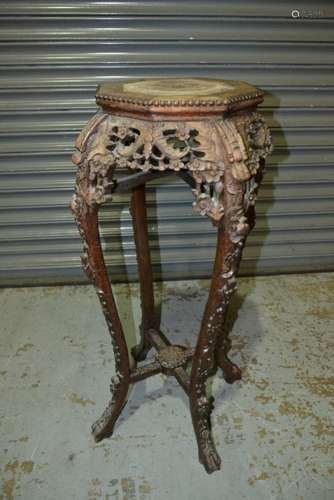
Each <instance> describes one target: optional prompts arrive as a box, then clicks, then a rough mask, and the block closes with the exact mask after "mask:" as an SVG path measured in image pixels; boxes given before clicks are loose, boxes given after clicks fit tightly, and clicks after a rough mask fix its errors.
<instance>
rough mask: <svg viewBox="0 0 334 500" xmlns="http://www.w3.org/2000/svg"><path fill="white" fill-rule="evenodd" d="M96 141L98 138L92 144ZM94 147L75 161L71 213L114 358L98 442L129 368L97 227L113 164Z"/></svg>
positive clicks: (109, 428)
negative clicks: (113, 367)
mask: <svg viewBox="0 0 334 500" xmlns="http://www.w3.org/2000/svg"><path fill="white" fill-rule="evenodd" d="M99 138H100V137H99V136H97V139H96V140H95V143H96V142H97V141H98V140H99ZM95 143H94V141H92V143H91V148H90V152H89V151H87V153H86V152H85V151H84V153H83V154H82V155H80V156H76V157H74V161H75V163H76V164H77V165H78V173H77V182H76V192H75V195H74V197H73V201H72V204H71V209H72V212H73V214H74V216H75V219H76V223H77V225H78V228H79V231H80V235H81V237H82V240H83V244H84V253H83V256H82V259H81V260H82V264H83V267H84V270H85V272H86V274H87V276H88V277H89V279H90V280H91V281H92V283H93V284H94V286H95V289H96V292H97V295H98V297H99V299H100V303H101V306H102V310H103V313H104V316H105V319H106V322H107V325H108V329H109V333H110V336H111V342H112V346H113V350H114V355H115V367H116V375H115V376H114V377H113V378H112V380H111V385H110V389H111V392H112V399H111V401H110V402H109V404H108V406H107V408H106V409H105V411H104V412H103V414H102V416H101V417H100V418H99V419H98V420H97V421H96V422H95V424H93V426H92V432H93V436H94V439H95V441H101V439H103V438H105V437H107V436H111V435H112V433H113V429H114V425H115V422H116V420H117V418H118V417H119V415H120V413H121V411H122V408H123V406H124V404H125V402H126V398H127V394H128V390H129V382H130V368H129V358H128V348H127V345H126V341H125V336H124V332H123V328H122V324H121V321H120V318H119V315H118V311H117V307H116V303H115V300H114V296H113V292H112V288H111V285H110V281H109V278H108V273H107V269H106V265H105V262H104V258H103V251H102V248H101V241H100V235H99V226H98V208H99V205H100V204H102V203H104V202H105V201H108V200H110V199H111V196H110V191H111V186H112V181H111V177H112V167H113V164H112V162H111V161H110V159H109V158H108V156H107V155H104V156H102V155H101V154H100V155H97V154H95V156H93V153H94V149H93V147H92V144H93V146H94V145H95ZM89 154H90V155H91V158H92V159H90V160H88V158H87V156H88V155H89Z"/></svg>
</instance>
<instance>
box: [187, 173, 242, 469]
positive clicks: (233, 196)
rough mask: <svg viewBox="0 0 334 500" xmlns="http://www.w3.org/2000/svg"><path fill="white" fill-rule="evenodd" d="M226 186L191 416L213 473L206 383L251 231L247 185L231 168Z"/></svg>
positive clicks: (225, 364)
mask: <svg viewBox="0 0 334 500" xmlns="http://www.w3.org/2000/svg"><path fill="white" fill-rule="evenodd" d="M224 186H225V187H224V194H223V206H224V210H225V214H224V218H223V220H221V222H220V223H219V228H218V241H217V251H216V258H215V264H214V271H213V277H212V282H211V288H210V292H209V298H208V301H207V304H206V308H205V312H204V316H203V320H202V325H201V330H200V334H199V338H198V342H197V346H196V352H195V355H194V358H193V365H192V371H191V389H190V404H191V413H192V419H193V425H194V429H195V433H196V437H197V442H198V450H199V460H200V462H201V463H202V464H203V465H204V467H205V469H206V470H207V472H209V473H211V472H214V471H215V470H218V469H219V468H220V464H221V461H220V457H219V455H218V453H217V451H216V448H215V445H214V442H213V439H212V435H211V424H210V412H211V407H212V404H211V403H210V401H209V400H208V398H207V395H206V382H207V379H208V377H209V376H210V375H211V374H212V373H213V372H214V371H215V368H216V348H217V343H218V339H219V337H220V335H221V328H222V324H223V323H224V318H225V314H226V310H227V306H228V304H229V301H230V297H231V295H232V293H233V292H234V290H235V289H236V272H237V268H238V264H239V261H240V258H241V252H242V247H243V244H244V240H245V237H246V234H247V233H248V231H249V226H248V224H247V220H246V218H245V217H244V208H243V197H244V183H242V182H239V181H236V180H235V179H234V178H233V176H232V175H231V171H230V170H228V169H227V170H226V172H225V176H224ZM218 359H219V357H218ZM219 362H220V363H221V366H222V368H223V369H225V370H226V375H227V377H228V378H229V377H231V378H233V379H236V378H237V377H238V376H239V378H240V372H239V371H238V369H237V367H235V365H233V363H231V362H230V361H229V360H228V358H227V357H226V353H225V352H224V356H221V358H220V359H219ZM234 367H235V368H234Z"/></svg>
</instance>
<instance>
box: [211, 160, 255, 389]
mask: <svg viewBox="0 0 334 500" xmlns="http://www.w3.org/2000/svg"><path fill="white" fill-rule="evenodd" d="M264 167H265V162H264V159H263V158H261V159H260V162H259V169H258V172H257V173H256V175H255V176H254V177H252V178H251V179H250V180H249V181H248V182H246V184H245V186H244V187H242V186H241V185H239V186H238V185H236V187H235V188H234V189H233V191H234V192H235V194H233V195H232V196H233V197H234V198H232V199H233V200H234V202H236V201H237V204H238V205H239V206H240V207H243V210H244V213H245V216H243V215H242V211H241V210H240V211H239V215H238V214H237V219H238V218H239V219H240V218H241V217H242V220H243V223H244V224H248V228H247V226H246V225H245V226H244V231H243V233H242V234H240V235H239V236H238V235H237V237H236V236H235V231H234V239H235V237H236V239H237V240H239V241H238V242H237V244H238V245H239V251H237V253H236V255H235V258H234V273H235V275H236V274H237V273H238V271H239V267H240V263H241V256H242V248H243V246H244V244H245V242H246V238H247V235H248V233H249V232H250V231H251V230H252V229H253V227H254V226H255V222H256V214H255V200H256V196H257V191H258V188H259V187H260V185H261V181H262V177H263V170H264ZM238 193H239V194H238ZM230 196H231V194H230ZM238 200H239V201H238ZM232 233H233V228H232ZM222 321H223V322H222V324H221V333H220V336H219V339H218V342H217V349H216V358H217V364H218V366H219V367H220V368H221V369H222V371H223V376H224V379H225V381H226V382H227V383H229V384H233V382H235V381H237V380H240V379H241V370H240V368H239V367H238V366H237V365H236V364H234V363H233V362H232V361H231V360H230V359H229V357H228V352H229V350H230V348H231V341H230V339H229V338H228V336H227V334H226V333H225V332H224V321H225V318H223V320H222Z"/></svg>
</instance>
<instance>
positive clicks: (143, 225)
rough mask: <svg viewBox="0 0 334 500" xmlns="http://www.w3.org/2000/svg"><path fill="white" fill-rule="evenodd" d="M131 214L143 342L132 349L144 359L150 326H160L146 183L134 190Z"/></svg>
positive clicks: (147, 348)
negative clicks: (151, 254) (154, 286)
mask: <svg viewBox="0 0 334 500" xmlns="http://www.w3.org/2000/svg"><path fill="white" fill-rule="evenodd" d="M131 214H132V220H133V230H134V237H135V242H136V251H137V261H138V272H139V282H140V297H141V307H142V322H141V325H140V331H141V335H142V338H141V342H140V344H138V345H137V346H135V347H134V348H133V349H132V355H133V357H134V359H135V360H136V361H143V360H144V359H145V358H146V356H147V354H148V352H149V350H150V349H151V347H152V345H151V343H150V341H149V339H148V336H147V335H146V332H147V330H149V329H150V328H158V324H157V320H156V318H155V311H154V289H153V273H152V265H151V259H150V248H149V244H148V228H147V214H146V202H145V184H142V185H141V186H138V187H137V188H135V189H134V190H133V191H132V198H131Z"/></svg>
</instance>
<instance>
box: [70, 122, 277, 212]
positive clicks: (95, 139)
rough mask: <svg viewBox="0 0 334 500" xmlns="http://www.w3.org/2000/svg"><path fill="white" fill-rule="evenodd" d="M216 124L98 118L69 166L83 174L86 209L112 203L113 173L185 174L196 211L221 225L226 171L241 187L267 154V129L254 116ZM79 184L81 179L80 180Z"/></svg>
mask: <svg viewBox="0 0 334 500" xmlns="http://www.w3.org/2000/svg"><path fill="white" fill-rule="evenodd" d="M245 116H246V117H244V115H242V116H241V117H240V116H236V117H230V118H225V119H216V120H202V121H188V122H185V121H175V122H150V121H144V120H137V119H129V118H124V117H115V116H111V115H107V114H101V113H99V114H98V115H97V116H96V117H94V118H93V119H92V120H91V122H90V123H89V124H88V125H87V127H86V129H84V131H83V132H82V133H81V134H80V136H79V139H78V141H77V143H76V147H77V149H78V151H79V153H77V154H75V155H74V156H73V161H74V163H76V164H77V165H78V166H79V167H80V168H84V169H86V170H87V171H88V172H87V175H88V179H89V182H88V183H86V184H85V185H83V183H81V191H82V192H81V195H82V196H84V198H85V200H86V202H87V203H88V205H93V204H98V205H100V204H102V203H105V202H107V201H110V200H111V193H112V187H113V180H112V178H113V172H114V170H115V168H129V169H132V170H142V171H144V172H145V171H149V170H160V171H164V170H174V171H176V172H178V171H180V170H182V169H186V170H188V171H190V172H191V173H192V175H193V177H194V179H195V180H196V189H194V190H193V193H194V195H195V198H196V201H195V202H194V210H195V211H197V212H199V213H200V214H202V215H207V216H209V217H211V218H212V220H213V221H214V222H219V221H220V220H221V218H222V216H223V213H224V207H223V203H222V193H223V189H224V184H223V176H224V171H225V169H226V168H231V169H232V175H233V177H234V178H235V179H236V180H239V181H241V182H243V181H248V180H249V179H251V177H252V176H254V175H255V174H256V172H257V170H258V168H259V163H260V159H261V158H264V157H265V156H266V155H267V154H268V153H269V151H270V136H269V132H268V129H267V127H266V125H265V123H264V121H263V120H262V118H261V117H260V116H259V115H258V114H257V113H248V114H247V115H245ZM79 181H80V179H79Z"/></svg>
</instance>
